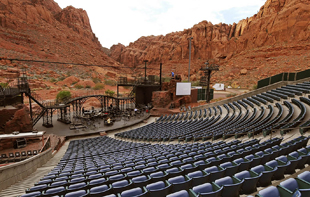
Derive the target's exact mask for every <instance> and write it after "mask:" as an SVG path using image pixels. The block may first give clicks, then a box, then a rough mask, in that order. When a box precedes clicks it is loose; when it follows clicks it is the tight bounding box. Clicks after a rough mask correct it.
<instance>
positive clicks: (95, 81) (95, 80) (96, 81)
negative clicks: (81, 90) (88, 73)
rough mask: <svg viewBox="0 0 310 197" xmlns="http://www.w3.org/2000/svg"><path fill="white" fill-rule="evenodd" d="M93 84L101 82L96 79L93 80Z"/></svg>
mask: <svg viewBox="0 0 310 197" xmlns="http://www.w3.org/2000/svg"><path fill="white" fill-rule="evenodd" d="M93 82H94V83H95V84H97V83H101V80H100V79H98V78H93Z"/></svg>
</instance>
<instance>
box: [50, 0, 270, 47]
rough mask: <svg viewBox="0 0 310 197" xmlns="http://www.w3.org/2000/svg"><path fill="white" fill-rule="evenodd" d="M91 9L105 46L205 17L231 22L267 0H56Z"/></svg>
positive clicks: (187, 25) (174, 28)
mask: <svg viewBox="0 0 310 197" xmlns="http://www.w3.org/2000/svg"><path fill="white" fill-rule="evenodd" d="M55 1H56V2H57V3H58V4H59V6H60V7H62V8H65V7H67V6H69V5H72V6H74V7H76V8H82V9H84V10H86V11H87V13H88V16H89V19H90V23H91V26H92V30H93V32H94V33H95V34H96V36H97V37H98V38H99V41H100V43H101V45H102V46H104V47H107V48H110V47H111V46H112V45H113V44H117V43H122V44H124V45H128V44H129V43H130V42H134V41H136V40H137V39H138V38H140V37H141V36H149V35H165V34H167V33H170V32H175V31H182V30H184V29H188V28H191V27H192V26H193V25H195V24H197V23H199V22H201V21H203V20H207V21H211V22H212V23H213V24H217V23H220V22H223V23H228V24H231V23H233V22H236V23H237V22H238V21H239V20H241V19H244V18H246V17H251V16H252V15H254V14H256V13H257V11H258V10H259V8H260V7H261V6H262V5H263V4H264V3H265V0H254V1H249V0H235V1H231V0H212V1H211V0H191V1H179V0H178V1H177V0H130V1H128V0H114V1H98V0H88V1H85V0H55Z"/></svg>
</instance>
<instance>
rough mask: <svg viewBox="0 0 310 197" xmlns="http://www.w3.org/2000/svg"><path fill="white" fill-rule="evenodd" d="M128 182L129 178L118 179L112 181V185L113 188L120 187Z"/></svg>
mask: <svg viewBox="0 0 310 197" xmlns="http://www.w3.org/2000/svg"><path fill="white" fill-rule="evenodd" d="M128 184H129V183H128V181H127V180H121V181H116V182H114V183H112V187H113V188H119V187H124V186H126V185H128Z"/></svg>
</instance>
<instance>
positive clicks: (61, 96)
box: [56, 90, 71, 102]
mask: <svg viewBox="0 0 310 197" xmlns="http://www.w3.org/2000/svg"><path fill="white" fill-rule="evenodd" d="M70 98H71V92H70V91H68V90H62V91H60V92H58V94H57V96H56V100H57V101H58V102H63V101H66V100H68V99H70Z"/></svg>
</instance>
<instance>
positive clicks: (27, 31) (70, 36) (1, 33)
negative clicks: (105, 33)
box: [0, 0, 120, 76]
mask: <svg viewBox="0 0 310 197" xmlns="http://www.w3.org/2000/svg"><path fill="white" fill-rule="evenodd" d="M0 48H1V50H0V58H14V59H35V60H44V61H54V62H55V61H56V62H73V63H78V64H94V65H106V66H112V67H110V68H108V69H107V68H105V69H106V70H115V71H117V72H119V71H118V70H119V69H118V67H119V66H120V63H118V62H116V61H115V60H113V59H112V58H110V57H108V55H106V54H105V53H104V52H103V48H102V46H101V44H100V43H99V41H98V39H97V37H96V36H95V34H94V33H93V32H92V29H91V26H90V22H89V18H88V15H87V13H86V11H85V10H82V9H76V8H74V7H72V6H69V7H67V8H64V9H61V8H60V7H59V6H58V4H57V3H55V2H54V1H53V0H3V1H1V2H0ZM22 63H23V62H17V64H22ZM27 64H28V65H30V67H29V68H28V70H29V69H31V70H32V69H33V67H39V68H40V69H44V67H47V66H48V65H49V64H42V63H38V64H35V63H31V62H30V63H27ZM5 65H6V64H5ZM63 67H66V65H64V66H63ZM47 69H48V70H50V69H51V68H48V67H47ZM42 74H44V75H45V74H47V73H42ZM2 75H5V76H8V73H3V74H2Z"/></svg>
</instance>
